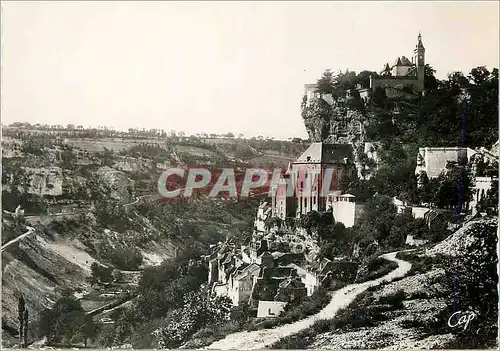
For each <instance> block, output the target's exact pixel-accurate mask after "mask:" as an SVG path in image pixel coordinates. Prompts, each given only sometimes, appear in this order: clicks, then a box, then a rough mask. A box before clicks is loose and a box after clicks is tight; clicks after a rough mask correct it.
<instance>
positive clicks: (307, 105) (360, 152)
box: [302, 95, 367, 177]
mask: <svg viewBox="0 0 500 351" xmlns="http://www.w3.org/2000/svg"><path fill="white" fill-rule="evenodd" d="M302 117H303V119H304V125H305V127H306V130H307V133H308V135H309V139H310V140H311V141H312V142H325V143H332V144H350V145H352V146H353V149H354V156H355V160H356V161H355V162H356V168H357V170H358V177H363V176H364V175H363V170H364V168H365V166H364V162H363V159H364V156H365V155H364V150H365V139H366V130H365V127H366V119H367V118H366V116H365V115H364V114H363V113H361V112H360V111H359V110H355V109H353V108H351V107H349V100H347V101H346V100H340V101H333V99H332V98H331V97H330V96H329V95H326V96H323V97H322V98H317V99H311V100H309V101H308V100H307V99H306V98H304V100H303V103H302Z"/></svg>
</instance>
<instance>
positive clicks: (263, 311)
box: [257, 301, 286, 318]
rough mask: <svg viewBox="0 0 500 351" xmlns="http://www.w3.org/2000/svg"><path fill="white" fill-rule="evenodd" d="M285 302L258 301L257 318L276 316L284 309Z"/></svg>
mask: <svg viewBox="0 0 500 351" xmlns="http://www.w3.org/2000/svg"><path fill="white" fill-rule="evenodd" d="M285 306H286V302H281V301H259V307H258V308H257V318H266V317H278V316H279V315H280V314H281V313H283V311H284V310H285Z"/></svg>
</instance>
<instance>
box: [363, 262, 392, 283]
mask: <svg viewBox="0 0 500 351" xmlns="http://www.w3.org/2000/svg"><path fill="white" fill-rule="evenodd" d="M396 268H398V264H397V263H396V262H393V261H389V260H386V259H385V258H382V257H373V258H370V259H369V260H368V261H367V262H366V263H365V264H364V265H362V266H361V268H360V269H359V270H358V273H357V275H356V280H355V282H356V283H364V282H366V281H369V280H373V279H377V278H380V277H383V276H384V275H386V274H388V273H389V272H391V271H393V270H395V269H396Z"/></svg>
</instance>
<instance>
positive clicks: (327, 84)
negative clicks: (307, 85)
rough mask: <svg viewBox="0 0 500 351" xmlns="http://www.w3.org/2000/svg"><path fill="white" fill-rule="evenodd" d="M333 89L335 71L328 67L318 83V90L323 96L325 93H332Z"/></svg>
mask: <svg viewBox="0 0 500 351" xmlns="http://www.w3.org/2000/svg"><path fill="white" fill-rule="evenodd" d="M333 89H334V86H333V73H332V72H331V70H329V69H327V70H326V71H325V72H323V75H322V76H321V78H320V79H318V81H317V83H316V92H317V93H319V94H320V96H323V94H332V93H333Z"/></svg>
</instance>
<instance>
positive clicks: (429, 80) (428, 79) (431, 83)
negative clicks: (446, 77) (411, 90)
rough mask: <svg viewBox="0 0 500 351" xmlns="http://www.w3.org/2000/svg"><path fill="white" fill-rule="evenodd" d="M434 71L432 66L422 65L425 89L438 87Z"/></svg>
mask: <svg viewBox="0 0 500 351" xmlns="http://www.w3.org/2000/svg"><path fill="white" fill-rule="evenodd" d="M434 73H436V70H435V69H434V68H432V66H431V65H429V64H426V65H425V67H424V75H425V80H424V89H425V90H435V89H437V88H438V86H439V84H438V81H437V79H436V77H435V76H434Z"/></svg>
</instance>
